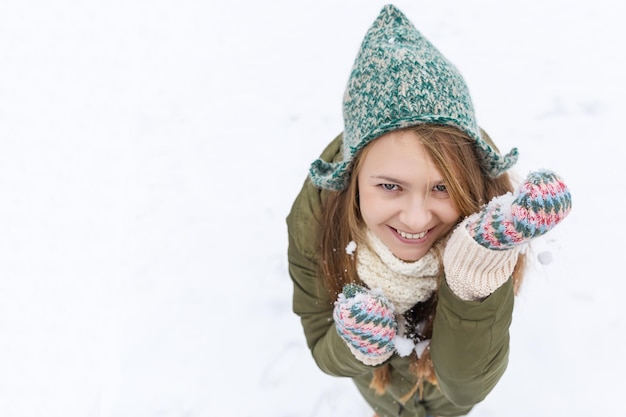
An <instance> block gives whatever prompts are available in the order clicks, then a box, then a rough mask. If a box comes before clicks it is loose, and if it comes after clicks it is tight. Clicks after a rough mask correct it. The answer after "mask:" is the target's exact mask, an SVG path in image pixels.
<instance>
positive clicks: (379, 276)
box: [356, 229, 440, 314]
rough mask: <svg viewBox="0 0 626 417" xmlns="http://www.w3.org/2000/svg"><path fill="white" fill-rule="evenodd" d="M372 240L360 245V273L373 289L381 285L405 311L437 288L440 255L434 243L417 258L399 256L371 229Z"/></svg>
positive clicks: (396, 305) (394, 303) (392, 300)
mask: <svg viewBox="0 0 626 417" xmlns="http://www.w3.org/2000/svg"><path fill="white" fill-rule="evenodd" d="M366 237H367V240H368V242H367V243H368V244H365V245H359V247H358V249H357V262H356V267H357V273H358V275H359V278H360V279H361V281H363V282H364V283H365V284H367V286H368V287H369V288H370V289H374V288H380V289H381V290H382V291H383V294H384V295H385V297H387V299H388V300H389V301H391V303H393V305H394V307H395V311H396V313H399V314H402V313H405V312H406V311H407V310H409V309H410V308H411V307H413V306H414V305H415V304H417V303H419V302H423V301H426V300H428V299H429V298H430V296H431V295H432V294H433V292H434V291H435V289H436V288H437V276H438V275H439V270H440V268H439V259H438V257H437V254H436V250H437V249H436V248H435V246H433V247H432V248H431V249H430V250H429V251H428V252H427V253H426V255H424V256H423V257H421V258H420V259H418V260H417V261H415V262H405V261H403V260H401V259H399V258H397V257H396V256H395V255H394V254H393V253H392V252H391V250H389V248H388V247H387V246H385V244H384V243H383V242H382V241H381V240H380V239H379V238H378V237H377V236H376V235H375V234H374V233H373V232H372V231H371V230H369V229H368V230H367V236H366Z"/></svg>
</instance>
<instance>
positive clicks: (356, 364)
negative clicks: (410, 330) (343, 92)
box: [287, 136, 372, 377]
mask: <svg viewBox="0 0 626 417" xmlns="http://www.w3.org/2000/svg"><path fill="white" fill-rule="evenodd" d="M340 145H341V136H338V137H337V138H336V139H335V140H334V141H333V142H332V143H331V144H330V145H329V146H328V147H327V148H326V150H325V151H324V152H323V153H322V158H323V159H325V160H332V159H333V158H334V156H335V155H337V154H338V152H339V148H340ZM321 199H322V191H321V190H320V189H318V188H316V187H315V186H313V184H312V183H311V181H309V180H308V179H307V180H306V181H305V183H304V186H303V187H302V190H301V191H300V193H299V194H298V196H297V197H296V199H295V201H294V203H293V206H292V208H291V212H290V213H289V215H288V216H287V231H288V235H289V247H288V262H289V275H290V277H291V280H292V282H293V311H294V313H295V314H297V315H298V316H299V317H300V321H301V323H302V328H303V330H304V335H305V337H306V341H307V345H308V347H309V349H310V350H311V353H312V355H313V358H314V359H315V362H316V363H317V366H318V367H319V368H320V369H321V370H322V371H324V372H326V373H328V374H330V375H334V376H347V377H354V376H357V375H361V374H363V373H365V372H368V371H370V370H371V369H372V367H371V366H367V365H364V364H363V363H361V362H360V361H358V360H357V359H356V358H355V357H354V355H353V354H352V353H351V352H350V350H349V349H348V346H347V345H346V343H345V342H344V341H343V339H341V337H340V336H339V334H338V333H337V330H336V328H335V323H334V321H333V317H332V313H333V307H334V301H335V300H331V299H329V297H328V295H327V294H326V291H325V290H324V288H323V284H322V278H321V277H320V276H319V272H318V269H319V268H318V262H319V250H318V246H317V242H316V236H317V234H318V232H317V231H318V227H319V214H320V210H321Z"/></svg>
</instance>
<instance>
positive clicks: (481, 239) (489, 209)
mask: <svg viewBox="0 0 626 417" xmlns="http://www.w3.org/2000/svg"><path fill="white" fill-rule="evenodd" d="M571 208H572V199H571V195H570V192H569V190H568V189H567V186H566V185H565V184H564V183H563V181H562V180H561V179H560V178H559V177H558V176H557V175H556V174H554V173H553V172H550V171H541V172H533V173H531V174H530V175H528V177H527V178H526V180H525V181H524V183H523V184H522V185H521V186H520V187H519V188H518V190H517V192H516V193H515V194H514V195H513V194H511V193H508V194H506V195H503V196H500V197H496V198H494V199H493V200H492V201H491V202H490V203H489V204H487V206H485V208H483V209H482V210H481V211H480V212H478V213H475V214H472V215H471V216H469V217H467V218H466V219H465V220H463V221H462V222H461V224H460V225H459V226H458V227H457V228H456V229H455V230H454V232H453V233H452V235H451V236H450V239H449V240H448V243H447V244H446V248H445V250H444V253H443V266H444V271H445V273H446V282H447V283H448V285H449V286H450V289H451V290H452V292H454V293H455V294H456V295H457V296H458V297H459V298H461V299H463V300H467V301H473V300H481V299H484V298H485V297H488V296H489V295H490V294H492V293H493V292H494V291H495V290H497V289H498V288H500V287H501V286H502V284H504V283H505V282H506V281H507V280H508V279H509V277H510V276H511V274H512V273H513V270H514V268H515V265H516V264H517V256H518V254H519V251H520V250H521V248H522V244H524V243H526V242H528V241H530V240H531V239H533V238H536V237H538V236H541V235H543V234H544V233H546V232H547V231H549V230H550V229H552V228H553V227H554V226H555V225H556V224H558V223H559V222H560V221H561V220H563V219H564V218H565V216H567V214H568V213H569V212H570V210H571Z"/></svg>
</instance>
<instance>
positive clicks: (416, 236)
mask: <svg viewBox="0 0 626 417" xmlns="http://www.w3.org/2000/svg"><path fill="white" fill-rule="evenodd" d="M395 230H396V233H398V234H399V235H400V236H402V237H403V238H404V239H409V240H419V239H423V238H424V236H426V235H427V234H428V230H426V231H424V232H419V233H407V232H405V231H402V230H398V229H395Z"/></svg>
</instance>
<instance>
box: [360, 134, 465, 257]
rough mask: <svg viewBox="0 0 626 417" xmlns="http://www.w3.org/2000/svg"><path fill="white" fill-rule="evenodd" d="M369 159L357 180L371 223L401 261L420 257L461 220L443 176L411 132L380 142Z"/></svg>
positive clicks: (363, 212) (373, 146)
mask: <svg viewBox="0 0 626 417" xmlns="http://www.w3.org/2000/svg"><path fill="white" fill-rule="evenodd" d="M364 158H365V159H364V160H363V161H362V164H361V168H360V170H359V172H358V174H357V182H358V189H359V205H360V209H361V215H362V216H363V220H364V221H365V224H366V225H367V226H368V227H369V228H370V230H372V232H374V234H376V236H378V238H380V240H382V241H383V243H385V245H386V246H387V247H388V248H389V249H390V250H391V252H393V254H394V255H395V256H396V257H398V258H400V259H402V260H404V261H408V262H411V261H416V260H418V259H420V258H421V257H422V256H424V255H425V254H426V253H427V252H428V250H429V249H430V248H431V247H432V246H433V244H434V243H435V242H436V241H437V239H439V238H440V237H441V236H443V235H445V234H446V233H447V232H448V231H449V230H450V229H451V228H452V227H453V226H454V225H455V224H456V223H457V221H458V219H459V217H460V214H459V212H458V211H457V209H456V208H455V207H454V204H453V203H452V200H451V198H450V195H449V194H448V191H447V189H446V184H445V182H444V178H443V176H442V175H441V173H440V172H439V170H438V169H437V168H436V167H435V165H434V164H433V162H432V160H431V159H430V157H429V156H428V154H427V153H426V151H425V149H424V147H423V145H422V144H421V142H420V140H419V139H418V137H417V134H416V133H415V132H413V131H410V130H399V131H394V132H390V133H387V134H385V135H383V136H381V137H380V138H378V139H376V141H374V142H373V143H372V144H371V145H370V146H369V148H368V150H367V151H366V153H365V155H364Z"/></svg>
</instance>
